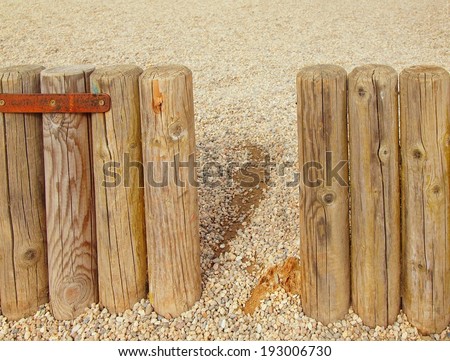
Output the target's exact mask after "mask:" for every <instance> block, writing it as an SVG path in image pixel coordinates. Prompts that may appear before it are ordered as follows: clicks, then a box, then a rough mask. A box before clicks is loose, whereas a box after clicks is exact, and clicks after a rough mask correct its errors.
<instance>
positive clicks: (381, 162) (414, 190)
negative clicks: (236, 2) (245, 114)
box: [297, 65, 450, 334]
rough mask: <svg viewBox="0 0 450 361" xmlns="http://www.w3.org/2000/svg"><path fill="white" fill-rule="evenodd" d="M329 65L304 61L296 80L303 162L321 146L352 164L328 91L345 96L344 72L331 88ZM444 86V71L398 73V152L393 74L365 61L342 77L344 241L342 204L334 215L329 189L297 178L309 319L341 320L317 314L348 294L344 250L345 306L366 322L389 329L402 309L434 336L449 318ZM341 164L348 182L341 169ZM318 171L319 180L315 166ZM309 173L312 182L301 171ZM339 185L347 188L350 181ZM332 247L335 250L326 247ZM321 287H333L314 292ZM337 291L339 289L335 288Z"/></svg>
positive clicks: (448, 141)
mask: <svg viewBox="0 0 450 361" xmlns="http://www.w3.org/2000/svg"><path fill="white" fill-rule="evenodd" d="M324 69H336V68H335V67H331V66H324V65H321V66H314V67H308V68H305V69H303V70H301V71H300V72H299V74H298V77H297V99H298V129H299V154H300V157H299V162H300V164H301V165H304V164H306V163H308V162H319V163H320V162H323V153H324V152H325V151H326V150H330V151H331V152H333V151H334V152H335V154H337V157H338V159H337V160H336V162H338V161H339V160H345V159H347V158H346V157H347V155H346V154H342V151H341V150H340V148H339V145H336V143H340V144H341V145H344V143H345V145H346V143H347V140H346V137H343V136H342V137H341V138H335V137H334V134H335V132H334V130H333V129H334V128H333V126H334V127H338V126H339V125H340V124H341V127H344V125H345V120H343V119H341V118H344V119H345V116H339V114H340V113H341V110H340V109H339V104H342V102H343V100H342V99H340V98H339V96H336V95H335V94H339V92H340V93H345V81H343V80H341V79H340V78H345V73H344V75H339V77H338V76H337V73H339V74H342V73H343V70H341V69H339V70H338V69H336V70H334V71H335V73H336V75H335V78H336V79H335V80H334V81H333V86H332V87H330V86H329V83H330V81H329V79H328V77H325V76H324ZM449 86H450V81H449V74H448V72H447V71H446V70H444V69H442V68H439V67H412V68H408V69H406V70H404V71H403V72H402V73H401V75H400V110H401V112H400V114H401V117H400V118H401V121H400V125H401V129H400V139H401V147H400V145H399V121H398V102H399V99H398V76H397V73H396V72H395V71H394V70H393V69H392V68H390V67H387V66H382V65H368V66H362V67H358V68H356V69H354V70H353V71H352V72H351V73H350V75H349V76H348V122H349V139H348V142H349V154H350V184H351V187H350V188H351V192H350V194H351V207H350V208H351V247H350V248H349V247H348V244H347V239H348V231H349V228H348V227H347V225H346V210H345V207H343V206H341V207H340V212H341V214H338V213H336V214H333V213H331V212H330V205H331V206H332V207H338V205H336V204H333V203H334V201H335V197H334V196H329V199H330V200H333V202H330V203H331V204H327V202H323V200H324V198H323V194H325V195H327V194H329V193H330V191H329V189H326V188H325V187H314V186H313V187H311V184H306V183H305V182H304V183H303V184H302V187H301V197H300V210H301V211H300V215H301V216H300V223H301V227H300V229H301V251H300V253H301V254H300V256H301V257H300V258H301V261H302V269H303V273H302V276H303V279H302V283H303V285H302V286H303V287H302V297H303V307H304V309H305V313H306V314H308V315H310V316H312V317H316V318H317V319H318V320H319V321H322V322H324V323H328V322H331V321H336V320H337V319H339V318H341V316H342V312H343V311H342V310H341V311H340V312H337V313H334V314H332V313H331V312H328V313H323V312H321V310H328V309H329V308H331V307H330V305H331V304H333V303H334V302H338V300H340V299H342V300H347V299H349V296H350V289H349V287H348V286H347V283H346V282H347V278H345V279H344V277H342V278H341V276H342V274H345V275H346V277H348V272H349V262H347V261H346V260H347V259H349V257H350V259H351V281H352V284H351V299H352V305H353V307H354V309H355V311H356V312H357V313H358V314H359V315H360V317H361V318H362V320H363V322H364V323H366V324H367V325H370V326H376V325H380V326H386V325H388V324H392V323H393V322H394V321H395V319H396V316H397V315H398V313H399V311H400V305H401V304H402V305H403V310H404V312H405V313H406V315H407V316H408V317H409V320H410V321H411V323H412V324H413V325H415V326H416V327H417V328H418V329H419V331H421V332H422V333H424V334H429V333H434V332H441V331H442V330H443V329H444V328H445V327H446V326H447V325H448V324H449V322H450V281H449V280H450V235H449V229H450V191H449V167H450V127H449V121H450V119H449V109H450V105H449V103H450V98H449V95H450V94H449ZM341 98H345V95H341ZM330 123H331V124H333V126H331V125H330ZM344 138H345V139H344ZM400 149H401V160H402V161H401V165H400V159H399V154H400ZM340 152H341V153H340ZM344 153H345V152H344ZM334 159H336V157H334ZM322 164H323V163H322ZM323 168H325V169H329V168H326V167H323ZM304 169H305V167H303V170H304ZM400 170H401V174H402V176H401V187H400ZM341 171H342V176H344V177H345V176H346V171H345V169H342V170H341ZM315 175H316V176H319V178H320V177H322V178H321V179H326V174H323V173H321V172H318V173H317V172H316V174H315ZM305 177H306V180H307V181H309V178H308V174H306V175H304V179H305ZM341 188H342V189H343V190H342V191H340V192H341V194H345V192H346V190H347V188H348V187H347V185H344V186H341ZM400 188H401V192H400ZM333 192H334V193H336V194H339V193H337V192H338V191H337V190H336V189H334V191H333ZM400 195H401V199H402V205H401V206H400ZM400 214H402V222H400ZM400 227H401V228H400ZM400 235H402V237H401V236H400ZM401 239H402V241H401ZM336 242H340V249H339V251H335V250H334V248H333V247H335V245H336ZM401 243H402V246H401ZM331 249H333V252H332V254H330V250H331ZM400 249H402V250H403V252H402V255H401V254H400ZM324 259H325V260H326V261H325V263H324ZM330 260H331V262H330ZM334 262H337V264H336V263H334ZM401 265H402V266H401ZM401 275H402V276H401ZM330 280H331V283H329V282H330ZM337 282H340V283H339V284H337ZM328 283H329V285H328V287H331V288H333V292H332V293H329V294H327V292H326V291H327V289H325V292H322V293H321V289H322V285H325V284H328ZM335 287H338V288H339V287H340V289H339V290H337V291H334V288H335ZM323 295H325V297H324V296H323ZM330 302H331V303H330Z"/></svg>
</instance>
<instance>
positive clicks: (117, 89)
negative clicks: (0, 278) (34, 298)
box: [90, 65, 147, 312]
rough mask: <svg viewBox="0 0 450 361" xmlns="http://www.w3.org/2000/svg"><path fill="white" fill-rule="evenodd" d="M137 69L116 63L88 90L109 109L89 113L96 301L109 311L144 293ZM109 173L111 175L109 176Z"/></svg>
mask: <svg viewBox="0 0 450 361" xmlns="http://www.w3.org/2000/svg"><path fill="white" fill-rule="evenodd" d="M141 73H142V69H140V68H139V67H137V66H133V65H118V66H109V67H105V68H101V69H97V70H95V71H94V72H93V73H92V75H91V77H90V79H91V90H92V92H93V93H107V94H109V95H110V96H111V109H110V110H109V111H108V112H106V113H94V114H92V138H93V161H94V176H95V177H94V187H95V208H96V212H95V213H96V229H97V247H98V249H97V251H98V282H99V300H100V303H101V304H102V305H104V306H105V307H107V308H108V310H109V311H110V312H123V311H125V310H126V309H127V308H132V307H133V305H134V304H135V303H136V302H138V301H139V300H140V299H141V298H144V297H146V281H147V261H146V241H145V217H144V188H143V181H144V179H143V176H144V175H143V166H142V145H141V122H140V114H139V75H140V74H141ZM114 163H115V164H114ZM114 171H116V172H117V173H116V178H114V179H112V178H110V177H108V175H109V173H110V172H111V173H112V172H114ZM118 177H120V178H118Z"/></svg>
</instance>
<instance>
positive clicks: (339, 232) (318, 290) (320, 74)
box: [297, 65, 350, 324]
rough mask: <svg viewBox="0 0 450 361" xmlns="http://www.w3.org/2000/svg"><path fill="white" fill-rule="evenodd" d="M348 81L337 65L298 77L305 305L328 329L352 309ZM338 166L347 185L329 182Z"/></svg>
mask: <svg viewBox="0 0 450 361" xmlns="http://www.w3.org/2000/svg"><path fill="white" fill-rule="evenodd" d="M346 81H347V73H346V72H345V70H344V69H343V68H341V67H339V66H333V65H318V66H311V67H306V68H303V69H302V70H300V72H299V73H298V75H297V116H298V137H299V163H300V167H301V172H302V180H303V182H301V186H300V264H301V270H302V277H301V282H302V306H303V309H304V311H305V314H306V315H308V316H310V317H313V318H315V319H317V320H319V321H321V322H322V323H324V324H328V323H329V322H333V321H336V320H338V319H341V318H343V317H344V315H345V314H346V313H347V312H348V310H349V306H350V254H349V223H348V222H349V217H348V164H347V158H348V149H347V117H346V113H347V105H346ZM327 152H328V153H327ZM327 154H328V157H330V156H331V159H328V166H327ZM311 162H315V163H311ZM340 162H342V163H341V164H343V166H342V168H340V172H339V173H338V174H339V175H340V177H341V180H342V181H343V182H337V179H335V180H333V179H330V178H332V170H333V169H334V168H335V167H336V166H338V165H339V163H340ZM308 164H309V165H310V167H309V169H308V166H307V165H308ZM327 168H328V169H327ZM337 169H339V167H338V168H336V169H335V170H337ZM318 182H321V184H319V183H318Z"/></svg>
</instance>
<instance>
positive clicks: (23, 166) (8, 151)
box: [0, 65, 48, 320]
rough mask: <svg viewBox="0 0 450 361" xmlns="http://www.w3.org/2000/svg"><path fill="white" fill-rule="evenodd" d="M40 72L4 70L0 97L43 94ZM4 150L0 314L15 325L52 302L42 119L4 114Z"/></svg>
mask: <svg viewBox="0 0 450 361" xmlns="http://www.w3.org/2000/svg"><path fill="white" fill-rule="evenodd" d="M42 69H43V67H41V66H38V65H25V66H13V67H9V68H3V69H0V93H16V94H18V93H39V92H40V86H39V83H40V82H39V74H40V72H41V70H42ZM0 112H1V107H0ZM0 149H1V150H0V177H1V179H0V295H1V297H0V298H1V309H2V312H3V314H4V315H5V316H6V317H8V318H9V319H11V320H16V319H19V318H22V317H26V316H29V315H31V314H34V313H35V312H36V311H37V310H38V306H39V305H41V304H43V303H45V302H47V301H48V277H47V249H46V248H47V245H46V231H45V195H44V156H43V142H42V116H41V115H40V114H7V113H4V114H3V113H0Z"/></svg>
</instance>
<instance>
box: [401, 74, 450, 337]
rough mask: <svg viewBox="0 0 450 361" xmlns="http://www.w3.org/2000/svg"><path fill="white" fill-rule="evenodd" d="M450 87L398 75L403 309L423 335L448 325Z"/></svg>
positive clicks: (434, 77) (446, 82)
mask: <svg viewBox="0 0 450 361" xmlns="http://www.w3.org/2000/svg"><path fill="white" fill-rule="evenodd" d="M449 86H450V78H449V74H448V72H447V71H446V70H444V69H442V68H438V67H425V66H415V67H411V68H408V69H405V70H404V71H402V72H401V74H400V124H401V155H402V177H401V178H402V241H403V247H402V249H403V262H402V264H403V270H402V274H403V295H402V297H403V309H404V312H405V313H406V315H407V316H408V319H409V320H410V322H411V323H412V324H413V325H414V326H416V327H417V328H418V329H419V331H420V332H422V333H424V334H429V333H437V332H441V331H442V330H443V329H444V328H445V327H447V325H448V324H449V322H450V246H449V243H450V233H449V232H450V217H449V215H450V191H449V186H450V180H449V169H450V129H449V121H450V119H449V110H450V105H449V102H450V98H449V97H450V93H449Z"/></svg>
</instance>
